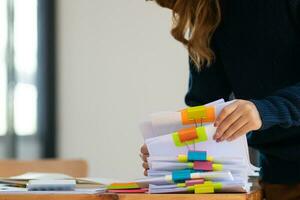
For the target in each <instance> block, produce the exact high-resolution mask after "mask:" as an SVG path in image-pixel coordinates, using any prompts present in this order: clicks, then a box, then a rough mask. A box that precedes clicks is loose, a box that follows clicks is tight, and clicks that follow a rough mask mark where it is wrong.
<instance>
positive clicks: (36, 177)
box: [0, 173, 113, 194]
mask: <svg viewBox="0 0 300 200" xmlns="http://www.w3.org/2000/svg"><path fill="white" fill-rule="evenodd" d="M102 181H103V182H102ZM111 182H113V181H111ZM111 182H109V181H108V180H104V179H92V178H73V177H71V176H68V175H65V174H59V173H26V174H22V175H19V176H13V177H8V178H0V192H2V193H3V192H6V193H11V192H12V193H24V192H26V193H28V192H31V193H49V192H50V193H55V192H57V193H68V194H69V193H71V194H72V193H76V194H94V193H102V192H105V191H106V185H107V184H109V183H111Z"/></svg>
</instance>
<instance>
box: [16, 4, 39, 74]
mask: <svg viewBox="0 0 300 200" xmlns="http://www.w3.org/2000/svg"><path fill="white" fill-rule="evenodd" d="M14 13H15V16H14V33H15V34H14V45H15V66H16V70H17V73H18V75H19V76H25V77H27V76H32V75H34V74H35V72H36V68H37V59H36V58H37V0H26V1H24V0H14Z"/></svg>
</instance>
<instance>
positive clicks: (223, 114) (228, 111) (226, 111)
mask: <svg viewBox="0 0 300 200" xmlns="http://www.w3.org/2000/svg"><path fill="white" fill-rule="evenodd" d="M237 106H238V101H236V102H234V103H232V104H230V105H228V106H226V107H224V108H223V110H222V111H221V113H220V114H219V116H218V117H217V119H216V121H215V124H214V126H215V127H218V126H219V125H220V124H221V123H222V121H223V120H224V119H225V118H226V117H227V116H228V115H230V114H231V113H232V112H233V111H234V110H235V109H236V108H237Z"/></svg>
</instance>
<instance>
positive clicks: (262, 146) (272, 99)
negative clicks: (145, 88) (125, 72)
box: [185, 0, 300, 183]
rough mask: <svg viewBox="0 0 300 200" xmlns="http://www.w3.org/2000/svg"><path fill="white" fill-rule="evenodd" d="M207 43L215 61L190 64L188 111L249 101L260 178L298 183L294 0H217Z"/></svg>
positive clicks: (297, 12) (299, 110) (298, 9)
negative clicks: (218, 14)
mask: <svg viewBox="0 0 300 200" xmlns="http://www.w3.org/2000/svg"><path fill="white" fill-rule="evenodd" d="M220 2H221V7H222V22H221V24H220V25H219V27H218V29H217V30H216V32H215V34H214V37H213V39H212V49H213V50H214V52H215V54H216V59H215V62H214V63H213V64H212V65H211V66H209V67H207V68H205V69H203V70H201V71H200V72H198V71H197V70H195V66H194V65H193V63H192V62H190V82H189V90H188V93H187V95H186V99H185V100H186V103H187V105H189V106H195V105H200V104H205V103H207V102H210V101H213V100H216V99H219V98H225V99H228V98H229V95H230V94H231V93H233V94H234V96H235V97H236V98H237V99H245V100H250V101H252V102H253V103H254V104H255V105H256V107H257V109H258V111H259V113H260V116H261V119H262V123H263V126H262V128H261V129H260V130H258V131H255V132H252V133H248V135H247V137H248V143H249V145H250V146H252V147H254V148H256V149H258V150H259V151H260V158H261V159H260V161H261V167H262V170H261V178H262V180H263V181H265V182H269V183H300V30H299V29H300V25H299V24H298V23H299V22H300V18H299V17H300V0H221V1H220Z"/></svg>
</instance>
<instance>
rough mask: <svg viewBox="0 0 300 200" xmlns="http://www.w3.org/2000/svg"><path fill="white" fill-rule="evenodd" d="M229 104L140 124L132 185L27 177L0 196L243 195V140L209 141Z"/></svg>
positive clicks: (246, 163)
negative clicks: (141, 174) (144, 161)
mask: <svg viewBox="0 0 300 200" xmlns="http://www.w3.org/2000/svg"><path fill="white" fill-rule="evenodd" d="M231 103H232V101H231V102H224V100H222V99H221V100H218V101H215V102H212V103H210V104H207V105H204V106H197V107H190V108H185V109H182V110H180V111H168V112H159V113H154V114H152V115H150V116H149V117H148V118H147V119H146V120H144V121H142V122H141V124H140V127H141V131H142V133H143V137H144V139H145V144H146V145H147V148H148V151H149V157H148V164H149V170H148V177H145V178H143V179H139V180H133V181H125V182H124V181H121V182H120V181H114V180H107V179H101V178H99V179H95V178H94V179H88V178H85V179H78V178H72V177H69V176H66V175H63V174H40V173H29V174H24V175H21V176H18V177H10V178H2V179H1V178H0V191H2V192H3V191H6V192H45V191H48V192H49V191H52V192H64V193H66V192H70V193H89V194H90V193H103V192H112V193H146V192H149V193H197V194H202V193H215V192H248V191H249V190H250V187H251V183H249V181H248V179H249V176H257V171H258V170H259V169H258V168H256V167H254V166H253V165H251V164H250V160H249V152H248V145H247V140H246V136H245V135H244V136H242V137H240V138H238V139H236V140H234V141H231V142H227V141H225V142H220V143H217V142H216V141H215V140H213V136H214V134H215V131H216V128H215V127H214V126H213V123H214V121H215V119H216V117H217V116H218V115H219V114H220V112H221V111H222V110H223V108H224V107H225V106H227V105H229V104H231Z"/></svg>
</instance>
